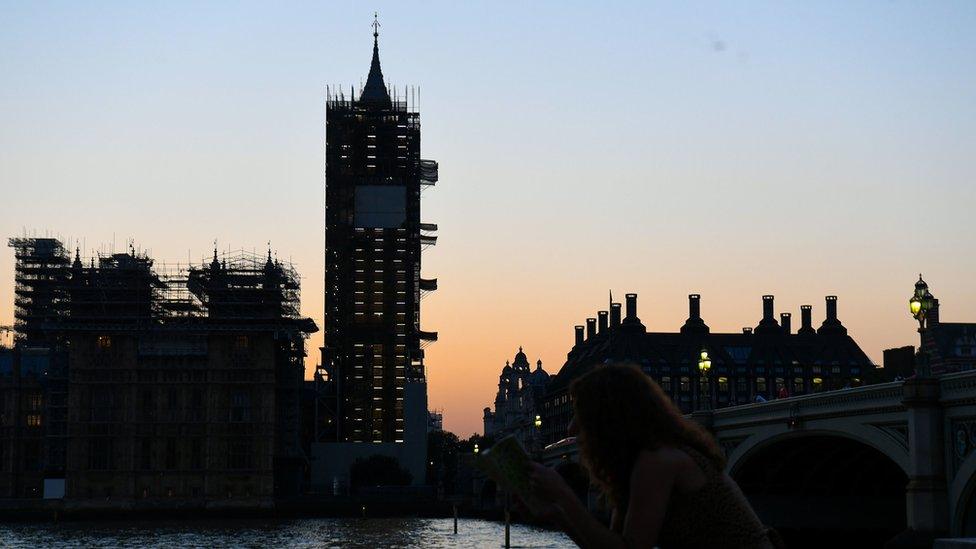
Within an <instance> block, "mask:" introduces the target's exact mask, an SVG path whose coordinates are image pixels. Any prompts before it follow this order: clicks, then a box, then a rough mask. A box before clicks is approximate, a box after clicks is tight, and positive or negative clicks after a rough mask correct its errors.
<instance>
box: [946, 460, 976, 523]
mask: <svg viewBox="0 0 976 549" xmlns="http://www.w3.org/2000/svg"><path fill="white" fill-rule="evenodd" d="M949 505H950V506H951V507H950V508H949V511H950V513H951V514H950V516H951V517H952V534H953V535H954V536H960V537H963V536H965V537H973V536H976V452H973V453H971V454H970V455H969V457H967V458H966V460H965V461H963V462H962V464H961V465H960V466H959V469H958V470H957V471H956V474H955V475H954V476H953V478H952V483H951V484H949Z"/></svg>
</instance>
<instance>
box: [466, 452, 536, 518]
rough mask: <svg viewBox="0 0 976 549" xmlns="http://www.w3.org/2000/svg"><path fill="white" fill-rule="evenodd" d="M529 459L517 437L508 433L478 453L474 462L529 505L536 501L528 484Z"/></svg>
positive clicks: (501, 485)
mask: <svg viewBox="0 0 976 549" xmlns="http://www.w3.org/2000/svg"><path fill="white" fill-rule="evenodd" d="M530 463H531V460H530V459H529V455H528V454H527V453H525V449H524V448H522V445H521V444H519V441H518V439H516V438H515V437H514V436H513V435H509V436H507V437H505V438H503V439H501V440H499V441H498V442H496V443H495V445H494V446H492V447H491V448H490V449H488V450H486V451H484V452H482V453H481V454H479V455H478V459H477V460H476V461H475V464H476V465H477V466H478V468H479V469H481V470H482V471H484V472H485V474H486V475H488V476H489V477H490V478H491V479H492V480H494V481H495V482H497V483H498V485H499V486H500V487H502V488H504V489H505V490H507V491H508V492H509V493H512V494H515V495H517V496H518V497H520V498H522V501H524V502H525V503H526V504H527V505H529V507H532V506H533V505H532V504H533V503H535V502H536V497H535V496H534V495H533V494H532V489H531V487H530V486H529V464H530Z"/></svg>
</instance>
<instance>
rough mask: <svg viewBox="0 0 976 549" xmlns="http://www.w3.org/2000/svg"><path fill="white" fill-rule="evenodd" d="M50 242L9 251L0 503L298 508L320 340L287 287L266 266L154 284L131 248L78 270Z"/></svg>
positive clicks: (162, 276)
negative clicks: (315, 343) (11, 275)
mask: <svg viewBox="0 0 976 549" xmlns="http://www.w3.org/2000/svg"><path fill="white" fill-rule="evenodd" d="M47 240H50V239H12V240H11V246H12V247H14V248H15V250H16V254H17V266H16V269H17V274H16V276H17V280H18V290H17V292H18V301H17V320H18V323H17V338H16V341H17V345H16V347H15V348H14V349H8V350H4V351H2V352H0V397H2V398H0V410H2V412H3V413H2V418H0V426H2V431H0V497H3V496H6V497H45V498H61V497H63V498H65V499H67V500H72V501H75V502H80V501H84V502H87V505H89V506H106V507H113V506H119V505H123V506H129V505H134V506H136V507H138V506H139V505H142V503H140V502H145V505H148V506H154V507H167V506H180V507H186V506H187V505H191V506H200V507H213V506H223V505H232V506H241V505H244V506H269V505H272V504H273V501H274V498H275V497H278V496H288V495H295V494H297V493H299V491H300V489H301V485H302V480H303V470H304V463H305V461H306V456H305V454H304V453H303V452H302V448H301V441H300V438H299V437H300V431H299V429H300V427H299V426H300V419H299V411H298V401H299V398H298V393H299V390H300V388H301V383H302V378H303V368H304V366H303V361H304V357H305V338H306V337H307V335H308V334H309V333H311V332H314V331H315V330H316V327H315V325H314V323H313V322H312V321H311V320H310V319H307V318H302V317H301V316H300V315H299V277H298V275H297V273H295V272H294V271H293V270H292V269H291V267H290V266H288V265H286V264H282V263H279V262H278V261H275V260H273V259H272V257H271V254H270V252H269V254H268V257H267V258H263V257H260V256H253V255H250V254H246V253H243V252H242V253H238V254H228V255H225V256H224V257H222V258H219V257H218V256H217V253H216V251H215V252H214V258H213V260H212V261H211V262H210V264H209V265H200V266H196V267H194V266H190V267H184V268H183V269H173V270H165V269H164V270H162V271H160V270H158V269H157V268H155V267H154V262H153V260H152V259H151V258H149V257H148V256H146V255H145V254H141V253H137V252H136V251H135V250H134V249H131V248H130V250H129V252H128V253H115V254H111V255H107V256H100V257H98V259H97V263H96V261H95V259H94V258H93V259H92V260H91V262H90V263H88V264H85V263H83V262H82V261H81V258H80V257H79V256H78V255H77V252H76V255H75V258H74V261H70V259H69V258H68V256H67V254H64V252H63V248H62V246H61V244H60V242H56V241H55V242H49V241H47ZM52 254H53V255H54V256H59V257H61V259H64V260H63V261H62V260H61V259H58V260H53V259H52V257H49V255H52ZM35 256H39V257H35ZM52 295H55V296H57V299H52V298H50V296H52ZM36 307H37V308H39V310H37V309H36Z"/></svg>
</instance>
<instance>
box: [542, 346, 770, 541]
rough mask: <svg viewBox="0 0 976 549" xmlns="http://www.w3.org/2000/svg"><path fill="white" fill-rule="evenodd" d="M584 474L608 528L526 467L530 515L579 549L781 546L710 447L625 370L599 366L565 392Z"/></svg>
mask: <svg viewBox="0 0 976 549" xmlns="http://www.w3.org/2000/svg"><path fill="white" fill-rule="evenodd" d="M569 393H570V398H571V399H572V402H573V410H574V414H575V416H574V418H573V421H572V422H571V423H570V433H571V434H574V433H575V434H576V441H577V443H578V444H579V449H580V456H581V457H582V462H583V465H584V466H585V467H586V469H587V470H588V471H589V473H590V478H591V480H592V481H593V482H594V483H595V484H596V485H597V486H598V487H599V488H601V489H602V491H603V493H604V495H605V496H606V498H607V500H608V502H609V503H610V505H611V508H612V514H611V519H610V527H609V528H606V527H605V526H604V525H603V524H601V523H600V522H599V521H598V520H597V519H596V518H595V517H593V516H592V515H590V513H589V512H588V511H587V509H586V507H585V506H584V505H583V503H582V502H581V501H580V500H579V498H578V497H577V496H576V495H575V494H574V493H573V491H572V489H571V488H570V487H569V486H568V485H567V484H566V482H564V481H563V479H562V477H560V476H559V474H558V473H556V472H555V471H554V470H552V469H549V468H548V467H544V466H542V465H539V464H536V463H534V464H532V465H531V467H532V469H531V471H530V478H531V486H532V490H533V493H534V495H535V496H536V498H534V499H535V500H536V503H535V507H534V508H533V509H530V510H531V511H532V512H533V513H535V514H536V515H538V516H540V517H542V518H546V519H549V520H551V521H553V522H555V523H556V524H557V525H558V526H559V527H561V528H562V529H563V530H565V531H566V533H567V534H569V536H570V537H571V538H572V539H573V541H575V542H576V543H577V544H578V545H579V546H580V547H595V548H615V547H621V548H623V547H626V548H636V547H655V546H658V547H661V548H663V549H667V548H669V547H729V548H774V547H779V546H781V545H782V543H781V541H780V540H779V537H778V535H776V532H775V531H772V530H770V529H767V528H766V527H764V526H763V524H762V522H760V520H759V518H758V517H757V516H756V513H755V512H754V511H753V510H752V507H751V506H750V505H749V502H748V501H747V500H746V498H745V496H744V495H743V494H742V491H741V490H740V489H739V487H738V485H736V483H735V481H734V480H732V479H731V478H730V477H729V476H728V475H726V474H725V473H724V472H723V469H724V467H725V458H724V456H723V455H722V453H721V451H720V450H719V448H718V445H717V444H716V443H715V441H714V439H712V437H711V436H710V435H709V434H707V433H706V432H705V431H704V430H703V429H702V428H701V427H699V426H698V425H697V424H695V423H693V422H691V421H689V420H687V419H685V418H684V417H683V416H682V415H681V412H680V411H679V410H678V408H677V407H676V406H675V405H674V404H673V403H672V402H671V399H670V398H669V397H668V396H667V395H666V394H665V393H664V391H662V390H661V388H660V387H659V386H658V385H657V383H655V382H654V381H653V380H652V379H651V378H650V377H648V376H647V375H645V374H644V373H643V372H641V371H640V370H639V369H638V368H637V367H635V366H632V365H627V366H619V365H607V366H598V367H597V368H596V369H595V370H593V371H591V372H590V373H588V374H586V375H584V376H583V377H581V378H579V379H578V380H577V381H576V382H575V383H573V385H572V386H571V387H570V390H569Z"/></svg>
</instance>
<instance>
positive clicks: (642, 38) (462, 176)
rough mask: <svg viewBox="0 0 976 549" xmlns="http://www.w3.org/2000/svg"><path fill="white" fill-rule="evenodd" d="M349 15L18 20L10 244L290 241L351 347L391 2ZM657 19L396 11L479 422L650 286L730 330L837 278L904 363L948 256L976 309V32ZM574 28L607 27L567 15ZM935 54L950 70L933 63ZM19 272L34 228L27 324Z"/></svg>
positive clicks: (469, 414) (459, 371) (857, 312)
mask: <svg viewBox="0 0 976 549" xmlns="http://www.w3.org/2000/svg"><path fill="white" fill-rule="evenodd" d="M728 9H729V10H732V11H735V9H734V8H731V7H729V8H728ZM344 10H352V8H349V7H345V8H341V9H339V8H337V9H336V10H335V11H334V12H330V14H329V16H325V15H323V14H320V13H319V14H315V15H311V14H307V15H306V16H303V17H298V18H295V19H289V20H287V21H283V20H279V19H277V18H271V19H265V18H262V17H254V18H247V19H246V21H245V20H244V19H242V20H237V19H235V20H233V21H224V20H223V16H222V15H221V14H220V13H215V12H209V11H206V10H204V12H205V13H201V14H200V18H202V19H203V20H206V21H209V22H211V23H213V24H214V25H217V27H219V28H220V29H222V31H221V33H220V34H219V36H218V35H213V34H211V33H209V32H204V31H203V30H201V29H202V27H198V26H197V24H196V23H193V22H191V21H184V20H182V19H181V20H180V21H179V22H177V23H173V22H171V24H172V25H175V30H174V28H173V27H172V26H169V27H167V26H165V25H164V26H156V25H155V24H153V23H152V21H151V20H150V19H152V18H151V17H149V16H147V15H146V14H129V15H127V16H126V17H129V18H133V19H138V22H139V23H140V24H141V25H144V27H143V30H142V31H140V33H139V34H140V36H134V35H132V34H131V32H124V31H122V30H118V29H113V28H108V27H105V28H102V27H103V26H105V25H107V23H105V22H104V21H102V22H101V23H98V25H101V26H99V27H98V28H97V29H95V30H83V29H82V28H81V27H75V26H73V25H72V24H71V23H69V22H67V21H66V20H61V19H57V20H47V19H45V16H43V15H38V14H35V15H36V17H35V19H36V21H35V22H34V27H33V28H35V29H46V30H42V31H37V35H36V36H34V37H30V36H28V34H29V32H28V31H27V30H23V31H18V32H19V33H21V34H18V36H19V37H20V38H19V41H18V42H17V43H18V44H19V45H18V47H17V49H16V51H12V50H11V49H10V48H4V49H5V51H7V52H12V53H14V54H15V58H16V59H17V60H19V61H16V62H9V61H4V62H0V68H3V69H4V72H5V73H6V74H7V76H8V78H7V79H5V80H6V81H7V82H8V84H9V85H5V87H7V88H8V90H7V91H6V92H5V94H4V96H3V98H2V99H0V104H2V109H0V110H2V112H3V113H4V119H3V124H2V126H3V129H2V130H0V150H2V151H3V153H2V156H0V181H2V185H3V192H2V197H3V198H2V200H0V234H3V235H4V236H7V237H13V236H19V235H23V234H25V232H26V233H27V234H37V235H45V234H50V235H52V236H55V235H60V236H62V237H63V238H64V239H65V243H66V246H68V247H70V248H71V249H74V248H75V247H76V246H78V247H79V248H80V249H81V255H82V257H83V258H85V260H86V261H87V258H88V257H90V256H91V255H92V254H94V253H99V252H102V253H105V252H108V251H109V250H110V248H111V247H112V243H113V240H114V242H115V244H114V245H115V249H118V250H121V249H123V248H124V247H125V246H126V245H127V244H126V243H127V242H128V241H129V239H132V241H134V243H135V245H136V246H137V247H139V248H141V249H143V250H147V251H148V252H149V254H150V256H151V257H154V258H156V259H157V260H158V261H159V262H166V263H173V264H175V263H182V264H184V265H185V264H186V263H187V262H188V261H191V260H192V262H194V263H195V264H199V263H200V262H202V261H203V260H204V258H205V257H208V256H209V255H210V254H211V253H212V243H213V242H214V240H215V239H216V242H217V247H218V249H220V250H233V249H240V248H244V249H247V250H255V251H257V252H259V253H264V250H265V249H266V247H267V246H268V242H269V241H270V245H271V248H272V249H273V250H274V251H275V252H276V253H277V254H278V256H279V258H281V259H283V260H290V261H292V262H294V264H295V266H296V267H297V268H298V270H299V272H300V273H301V275H302V310H303V313H304V314H305V315H307V316H309V317H311V318H312V319H314V320H315V322H316V323H317V324H318V325H319V327H320V331H319V332H317V333H316V334H314V335H313V336H312V337H311V339H309V341H308V359H307V362H306V377H311V375H312V371H313V368H314V366H315V364H317V363H318V362H319V360H320V355H319V351H318V349H319V347H320V346H322V344H323V339H322V331H321V327H322V322H323V309H324V294H323V277H324V257H323V249H324V237H323V226H324V222H323V203H324V199H325V192H324V181H323V179H324V178H323V166H324V164H325V153H324V145H325V106H324V102H325V91H324V90H325V86H326V84H329V83H333V82H335V83H339V84H343V85H347V86H348V84H350V83H358V82H359V81H360V80H361V79H363V78H365V76H366V71H367V69H368V68H369V59H370V48H371V47H372V36H371V35H370V32H371V31H370V29H369V28H368V27H367V26H366V24H365V23H364V24H362V25H358V23H357V25H358V26H357V25H350V24H349V23H348V21H350V20H355V21H360V20H362V19H363V17H362V14H361V13H355V14H354V13H353V12H352V11H344ZM465 10H468V11H471V12H472V13H467V12H465ZM632 11H633V10H619V11H618V12H614V13H606V12H604V11H602V10H597V9H596V8H595V7H582V6H576V7H573V8H572V9H569V8H567V9H566V10H565V12H564V13H558V14H554V13H551V10H544V9H542V8H541V7H536V6H534V5H532V6H519V7H516V6H515V5H514V4H513V5H509V6H507V7H506V8H503V9H500V10H499V11H498V12H497V13H496V14H495V16H493V17H491V18H486V17H479V16H478V14H479V13H480V9H476V8H467V7H462V6H453V5H452V6H450V7H445V8H444V13H438V14H436V16H437V17H438V18H439V19H438V20H444V21H447V20H452V21H456V20H460V21H462V22H461V23H457V24H452V25H446V24H445V25H441V27H443V28H442V30H441V31H439V32H438V33H436V34H435V33H416V32H413V31H412V30H411V26H416V25H417V24H418V23H417V21H419V20H423V19H425V18H428V17H433V16H434V15H435V14H433V13H427V14H419V15H418V14H414V13H411V10H408V9H406V8H402V9H401V8H392V7H391V9H390V10H389V12H387V13H385V14H381V15H384V16H385V17H384V24H385V26H384V27H383V35H382V37H381V39H380V42H381V48H382V55H383V68H384V71H385V73H386V74H387V75H388V76H387V77H388V78H389V79H391V80H392V81H393V82H394V83H396V84H398V85H402V84H420V85H422V87H423V96H422V102H421V103H420V106H419V110H420V113H421V119H422V121H423V132H424V133H423V143H422V155H423V157H424V158H433V159H437V160H438V161H439V162H440V181H439V182H438V184H437V186H436V187H435V188H433V189H430V190H429V191H425V194H424V195H423V210H422V212H423V213H422V218H423V219H422V220H423V221H425V222H432V223H437V224H438V226H439V232H438V235H439V240H438V243H437V245H436V246H433V247H431V248H429V249H427V250H425V251H424V254H423V275H424V276H425V277H428V278H437V279H438V281H439V288H438V290H437V291H436V292H433V293H432V294H430V295H429V296H427V297H426V298H425V299H424V300H423V302H422V308H421V311H422V312H421V325H422V327H423V329H425V330H432V331H437V332H439V340H438V341H437V342H436V343H433V344H431V345H430V346H428V347H427V348H426V352H427V356H426V360H425V362H426V368H427V380H428V388H429V404H430V408H431V409H432V410H443V412H444V420H445V428H447V429H449V430H451V431H454V432H456V433H458V434H459V435H461V436H467V435H469V434H471V433H475V432H480V431H481V428H482V424H481V418H482V409H483V408H484V407H486V406H490V405H491V404H492V401H493V399H494V395H495V392H496V390H497V383H498V375H499V372H500V370H501V368H502V367H503V366H504V364H505V361H506V360H510V359H511V358H512V357H513V355H514V354H515V352H516V351H517V349H518V347H519V346H523V347H524V349H525V352H526V354H527V355H528V358H529V360H530V362H532V363H533V364H534V363H535V360H536V359H541V360H542V361H543V365H544V367H545V369H546V370H547V371H549V372H550V373H555V372H557V371H558V369H559V368H560V366H561V365H562V364H563V362H564V361H565V359H566V353H567V352H568V351H569V349H570V348H571V346H572V342H573V326H574V325H576V324H582V323H583V322H584V320H585V319H586V318H587V317H591V316H595V315H596V312H597V310H600V309H605V308H606V307H607V302H608V292H610V291H612V292H613V296H614V299H615V300H618V301H619V300H622V298H623V295H624V294H625V293H628V292H635V293H637V294H638V295H639V298H638V316H639V317H640V318H641V320H642V321H643V323H644V324H645V325H646V326H647V328H648V331H675V330H677V329H678V327H679V326H680V325H681V324H682V323H683V322H684V320H685V318H687V312H688V310H687V295H688V294H689V293H700V294H701V295H702V316H703V318H704V319H705V321H706V322H707V323H708V325H709V326H710V327H711V330H712V332H738V331H740V330H741V328H742V327H744V326H755V325H756V324H757V322H758V321H759V318H760V316H761V296H762V295H763V294H773V295H775V296H776V313H777V314H778V313H780V312H791V313H793V314H794V318H796V317H797V315H798V313H799V307H800V305H802V304H812V305H813V307H814V314H813V317H814V325H815V326H819V324H820V322H821V321H822V320H823V318H824V296H825V295H837V296H838V298H839V316H840V319H841V320H842V321H843V323H844V325H845V326H846V327H847V328H848V329H849V331H850V334H851V336H852V337H853V338H854V339H855V340H856V341H857V342H858V344H859V345H860V346H861V347H862V348H863V349H864V351H865V352H866V353H867V354H868V355H869V356H870V358H871V359H872V360H873V361H874V362H875V363H877V364H880V362H881V358H882V351H883V350H884V349H886V348H889V347H896V346H903V345H913V344H916V342H917V337H918V336H917V334H916V332H915V330H916V327H917V325H916V323H915V321H914V320H913V319H912V318H911V316H910V315H909V314H908V309H907V300H908V298H909V296H910V294H911V291H912V284H913V283H914V282H915V280H916V279H917V277H918V274H919V272H922V273H924V275H925V279H926V280H927V281H928V282H929V284H930V285H931V286H932V288H933V292H935V293H937V295H938V296H939V298H940V299H941V303H942V311H943V312H942V316H943V319H945V320H953V319H964V318H972V316H973V315H972V314H971V311H973V310H974V309H976V285H974V284H973V280H974V275H976V256H974V255H973V254H972V253H971V250H972V248H973V246H972V234H973V227H974V225H973V221H972V212H971V210H972V205H973V204H976V190H974V189H976V187H974V186H973V185H972V174H973V173H974V168H976V164H974V162H976V161H974V159H973V156H972V154H971V153H972V150H974V146H976V133H974V132H973V127H974V126H973V124H960V123H959V121H960V120H968V121H970V122H972V121H973V120H974V116H976V110H974V107H973V103H972V101H971V97H972V95H971V92H972V76H971V75H972V73H973V71H972V70H969V71H959V70H956V67H955V66H954V65H952V64H951V63H947V64H944V65H943V64H940V63H936V62H934V61H933V59H934V58H940V56H941V54H939V53H938V52H942V51H953V52H956V55H958V59H959V63H961V64H966V65H968V66H969V68H970V69H971V68H972V60H973V59H976V56H974V55H970V54H972V53H973V41H972V39H971V35H970V34H969V33H964V32H961V31H960V32H948V31H945V32H942V31H932V32H931V33H929V34H927V37H928V38H927V39H929V40H935V41H938V42H939V43H940V44H943V45H942V46H940V47H938V48H929V49H920V48H919V47H918V43H916V42H914V41H915V40H922V39H923V38H921V37H918V36H914V35H913V36H906V33H905V32H901V31H899V30H898V29H899V28H900V27H899V26H898V25H897V24H895V25H891V26H890V27H886V29H887V30H878V29H874V30H873V31H872V33H871V35H870V36H869V37H865V36H864V35H862V33H861V31H860V29H861V26H860V25H859V24H857V22H849V23H848V24H844V25H840V26H839V28H837V29H835V30H836V32H835V33H834V34H833V35H831V37H830V39H828V38H826V37H824V36H823V35H822V34H821V33H817V32H813V31H810V30H809V29H807V30H804V29H799V30H797V29H793V30H790V29H782V28H780V25H779V23H777V25H773V24H772V23H770V22H769V21H765V20H761V21H755V22H754V23H753V24H755V25H757V26H758V27H759V29H760V30H756V29H751V28H746V27H743V26H740V25H739V24H730V23H728V21H748V20H752V18H753V15H756V14H752V15H749V14H740V15H741V17H731V18H730V17H726V18H724V19H723V18H722V17H721V16H719V15H717V14H716V15H715V16H714V19H713V18H712V17H713V16H712V15H702V16H701V17H702V18H703V19H699V18H696V17H692V16H690V15H688V14H684V15H683V16H681V17H677V16H676V17H673V18H670V19H668V20H670V21H671V24H669V25H668V28H665V29H661V30H660V31H655V32H653V33H651V32H647V31H646V26H647V21H651V20H661V19H662V17H663V18H666V19H667V16H668V13H666V12H667V11H668V10H667V9H666V8H661V7H658V8H646V9H645V8H641V9H640V10H638V11H639V13H638V14H636V15H635V14H634V13H629V12H632ZM753 11H761V10H753ZM462 12H464V13H462ZM370 15H372V13H371V12H370ZM461 15H463V17H462V16H461ZM726 15H728V14H726ZM757 17H760V16H758V15H757ZM817 17H821V18H822V21H821V22H823V24H825V25H826V24H828V23H827V22H828V21H830V16H829V14H823V13H820V14H819V15H818V16H817ZM856 17H858V18H860V17H863V18H864V19H865V20H868V19H870V16H869V15H868V14H859V15H857V16H856ZM893 17H894V16H893ZM898 17H904V18H905V19H906V20H911V19H912V18H911V16H910V14H902V13H901V12H899V15H898ZM553 18H555V20H554V21H553V22H552V23H551V24H550V25H541V26H540V25H538V24H537V23H531V24H530V23H529V22H528V21H536V22H538V21H539V20H544V19H546V20H548V19H553ZM760 19H761V17H760ZM788 19H789V21H791V23H789V24H790V25H800V23H799V21H800V20H803V19H804V17H791V18H788ZM312 21H314V24H313V23H312ZM465 21H466V22H465ZM475 21H477V24H476V23H475ZM573 21H575V23H573V24H574V25H575V27H574V28H579V29H583V28H585V31H580V32H578V33H576V32H573V33H569V32H565V29H563V28H562V26H564V25H568V24H570V23H572V22H573ZM584 21H585V22H586V24H585V25H584V24H583V22H584ZM65 25H67V26H69V27H70V29H72V31H71V32H58V29H59V28H61V29H62V30H63V28H62V27H63V26H65ZM801 26H802V25H801ZM98 29H101V30H100V31H98V32H96V30H98ZM712 29H718V30H715V31H713V30H712ZM794 31H795V33H794ZM710 32H716V33H718V34H720V35H721V36H722V37H723V40H724V41H727V42H728V43H729V44H731V45H730V46H729V47H728V48H726V46H724V45H723V47H722V48H721V49H719V48H717V47H715V46H714V44H712V40H710V39H709V38H708V37H709V36H710V34H709V33H710ZM174 33H175V34H176V35H178V36H179V37H180V39H179V40H178V41H175V42H174V41H170V38H169V37H170V36H172V35H173V34H174ZM255 36H258V37H260V38H261V39H260V40H256V39H255V38H254V37H255ZM784 36H802V37H803V39H801V40H785V39H784ZM7 41H8V40H7V39H0V44H4V43H6V42H7ZM784 41H786V42H791V43H790V44H789V45H788V47H784ZM272 45H273V46H272ZM489 45H490V46H491V47H489ZM228 52H234V53H228ZM838 52H842V54H841V53H838ZM892 58H897V59H899V62H897V63H893V62H890V59H892ZM8 59H9V57H8ZM147 59H148V60H150V62H144V61H145V60H147ZM690 66H693V67H696V69H695V70H690V69H688V67H690ZM799 67H802V69H801V68H799ZM925 71H930V72H932V73H935V74H936V76H935V77H933V78H932V79H931V80H932V81H935V80H938V82H939V84H938V85H937V86H936V85H932V86H928V85H925V84H919V83H918V82H919V80H917V79H916V75H917V74H918V73H919V72H925ZM922 80H923V81H925V82H927V81H929V80H927V79H922ZM828 81H830V82H834V83H833V84H831V85H827V84H825V82H828ZM880 90H883V91H884V93H883V94H881V93H879V91H880ZM933 127H938V128H941V130H940V131H933V130H932V128H933ZM13 265H14V262H13V251H12V250H11V249H9V248H6V247H4V248H3V250H2V251H0V325H9V324H12V323H13V308H12V305H13V286H14V285H13Z"/></svg>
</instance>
